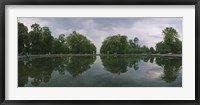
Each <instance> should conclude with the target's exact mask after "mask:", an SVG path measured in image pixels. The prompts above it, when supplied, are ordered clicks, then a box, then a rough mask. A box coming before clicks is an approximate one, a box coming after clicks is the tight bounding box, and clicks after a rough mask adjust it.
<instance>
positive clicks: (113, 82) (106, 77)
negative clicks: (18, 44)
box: [18, 56, 182, 87]
mask: <svg viewBox="0 0 200 105" xmlns="http://www.w3.org/2000/svg"><path fill="white" fill-rule="evenodd" d="M18 67H19V69H18V86H19V87H24V86H42V85H41V84H46V85H45V86H47V87H48V86H55V87H56V86H57V85H56V83H59V82H60V80H63V82H62V84H61V85H59V86H144V87H145V86H181V85H180V81H182V79H179V81H178V82H179V83H176V82H175V81H176V80H177V78H178V77H179V75H181V72H179V71H180V70H181V69H182V58H176V57H174V58H172V57H151V56H100V57H99V56H98V57H97V59H96V56H66V57H51V58H36V59H19V62H18ZM86 71H88V72H87V74H86V75H85V76H83V75H81V74H83V73H84V72H86ZM106 71H107V72H106ZM108 72H109V73H108ZM56 73H57V74H56ZM149 73H150V74H149ZM152 73H154V74H156V75H157V76H156V77H155V78H152V76H155V75H154V74H152ZM116 74H118V75H116ZM159 75H161V76H159ZM61 77H62V78H61ZM78 77H82V78H78ZM113 77H115V78H113ZM57 78H60V79H57ZM51 80H52V81H51ZM136 80H137V81H136ZM99 83H101V85H100V84H99ZM181 83H182V82H181ZM66 84H67V85H66ZM81 84H82V85H81ZM168 84H169V85H168Z"/></svg>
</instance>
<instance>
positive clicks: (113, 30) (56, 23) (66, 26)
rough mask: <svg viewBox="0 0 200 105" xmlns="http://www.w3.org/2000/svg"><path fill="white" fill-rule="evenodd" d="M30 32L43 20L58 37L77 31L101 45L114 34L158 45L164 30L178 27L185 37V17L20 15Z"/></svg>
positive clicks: (149, 45) (97, 45)
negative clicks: (26, 16)
mask: <svg viewBox="0 0 200 105" xmlns="http://www.w3.org/2000/svg"><path fill="white" fill-rule="evenodd" d="M18 21H19V22H22V23H24V24H25V25H26V26H27V27H28V29H29V31H30V30H31V28H30V26H31V24H34V23H39V24H40V25H41V26H42V27H43V26H48V27H49V28H50V30H51V31H52V35H53V36H54V37H58V36H59V35H60V34H65V35H69V34H70V33H71V32H72V31H73V30H76V31H77V32H79V33H81V34H83V35H85V36H87V38H88V39H90V40H91V41H92V42H93V43H94V44H95V45H96V47H97V52H98V53H99V49H100V47H101V45H102V41H103V40H104V39H105V38H106V37H108V36H111V35H116V34H122V35H127V36H128V39H133V38H134V37H138V38H139V40H140V41H139V42H140V43H139V44H140V45H147V46H148V47H155V44H156V43H157V42H159V41H161V40H162V39H163V35H162V30H163V29H164V28H165V27H174V28H175V29H176V30H177V31H178V33H179V35H180V39H181V40H182V18H131V17H130V18H109V17H108V18H42V17H41V18H18Z"/></svg>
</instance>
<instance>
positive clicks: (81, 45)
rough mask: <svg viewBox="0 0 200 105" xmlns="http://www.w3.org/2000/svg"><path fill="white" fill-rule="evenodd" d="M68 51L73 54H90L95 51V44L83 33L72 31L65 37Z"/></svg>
mask: <svg viewBox="0 0 200 105" xmlns="http://www.w3.org/2000/svg"><path fill="white" fill-rule="evenodd" d="M66 40H67V43H68V47H69V51H70V52H71V53H73V54H92V53H96V47H95V45H94V44H93V43H92V42H91V41H90V40H88V39H87V38H86V37H85V36H84V35H82V34H80V33H78V32H76V31H73V32H72V33H71V34H70V35H69V36H68V37H67V38H66Z"/></svg>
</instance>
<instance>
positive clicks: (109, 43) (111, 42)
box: [100, 34, 149, 54]
mask: <svg viewBox="0 0 200 105" xmlns="http://www.w3.org/2000/svg"><path fill="white" fill-rule="evenodd" d="M138 43H139V39H138V38H137V37H135V38H134V39H133V40H129V41H127V36H125V35H120V34H118V35H114V36H109V37H107V38H106V39H105V40H104V41H103V43H102V46H101V48H100V53H101V54H133V53H148V52H149V48H148V47H147V46H145V45H144V46H142V47H141V46H140V45H139V44H138Z"/></svg>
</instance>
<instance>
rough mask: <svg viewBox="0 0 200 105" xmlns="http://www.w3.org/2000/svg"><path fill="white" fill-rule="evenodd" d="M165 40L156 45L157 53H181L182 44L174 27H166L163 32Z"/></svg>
mask: <svg viewBox="0 0 200 105" xmlns="http://www.w3.org/2000/svg"><path fill="white" fill-rule="evenodd" d="M162 33H163V35H164V38H163V41H162V42H159V43H157V44H156V51H157V52H159V53H181V52H182V42H181V41H180V40H179V39H178V37H179V35H178V32H177V31H176V30H175V29H174V28H173V27H166V28H165V29H164V30H163V31H162Z"/></svg>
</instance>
